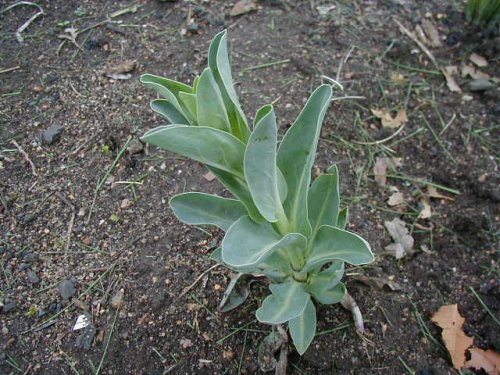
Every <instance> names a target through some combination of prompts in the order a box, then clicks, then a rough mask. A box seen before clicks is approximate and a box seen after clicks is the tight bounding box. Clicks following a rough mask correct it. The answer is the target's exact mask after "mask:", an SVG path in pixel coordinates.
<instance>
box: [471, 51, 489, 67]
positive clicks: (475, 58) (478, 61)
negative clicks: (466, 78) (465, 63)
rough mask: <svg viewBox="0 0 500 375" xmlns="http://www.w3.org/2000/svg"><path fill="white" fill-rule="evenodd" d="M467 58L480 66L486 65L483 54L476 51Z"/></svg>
mask: <svg viewBox="0 0 500 375" xmlns="http://www.w3.org/2000/svg"><path fill="white" fill-rule="evenodd" d="M469 60H470V61H472V62H473V63H474V64H475V65H476V66H478V67H480V68H483V67H485V66H488V60H486V59H485V58H484V57H483V56H481V55H478V54H477V53H473V54H471V55H470V57H469Z"/></svg>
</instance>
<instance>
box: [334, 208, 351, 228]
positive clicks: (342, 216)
mask: <svg viewBox="0 0 500 375" xmlns="http://www.w3.org/2000/svg"><path fill="white" fill-rule="evenodd" d="M348 220H349V207H345V208H343V209H341V210H340V212H339V218H338V219H337V228H339V229H345V227H346V226H347V221H348Z"/></svg>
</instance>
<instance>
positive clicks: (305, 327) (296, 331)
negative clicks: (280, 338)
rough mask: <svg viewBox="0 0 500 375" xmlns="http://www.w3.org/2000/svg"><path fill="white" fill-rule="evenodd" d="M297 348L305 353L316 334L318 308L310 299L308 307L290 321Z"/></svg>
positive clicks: (291, 334) (289, 325) (289, 324)
mask: <svg viewBox="0 0 500 375" xmlns="http://www.w3.org/2000/svg"><path fill="white" fill-rule="evenodd" d="M288 327H289V328H290V336H292V340H293V344H294V345H295V349H297V351H298V352H299V354H300V355H302V354H304V353H305V351H306V350H307V348H308V347H309V345H311V342H312V340H313V338H314V335H315V334H316V308H315V307H314V303H313V301H311V300H310V299H309V301H308V302H307V305H306V308H305V309H304V311H303V312H302V314H301V315H299V316H298V317H296V318H294V319H292V320H290V322H289V323H288Z"/></svg>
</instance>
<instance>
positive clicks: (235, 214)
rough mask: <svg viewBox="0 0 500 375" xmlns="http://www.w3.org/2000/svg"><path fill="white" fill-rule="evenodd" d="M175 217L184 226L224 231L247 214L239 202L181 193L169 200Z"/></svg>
mask: <svg viewBox="0 0 500 375" xmlns="http://www.w3.org/2000/svg"><path fill="white" fill-rule="evenodd" d="M169 204H170V207H171V208H172V210H173V211H174V214H175V216H177V218H178V219H179V220H180V221H182V222H183V223H186V224H191V225H203V224H205V225H215V226H217V227H219V228H221V229H222V230H224V231H227V230H228V229H229V227H230V226H231V225H232V224H233V223H234V222H235V221H236V220H238V219H239V218H240V217H242V216H244V215H246V214H247V212H246V210H245V207H244V206H243V205H242V204H241V203H240V201H238V200H235V199H227V198H222V197H218V196H216V195H210V194H204V193H183V194H179V195H176V196H174V197H173V198H172V199H170V202H169Z"/></svg>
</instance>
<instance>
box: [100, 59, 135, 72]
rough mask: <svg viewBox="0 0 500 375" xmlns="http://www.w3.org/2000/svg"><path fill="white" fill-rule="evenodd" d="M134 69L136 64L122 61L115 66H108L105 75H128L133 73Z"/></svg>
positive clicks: (130, 61)
mask: <svg viewBox="0 0 500 375" xmlns="http://www.w3.org/2000/svg"><path fill="white" fill-rule="evenodd" d="M136 67H137V62H135V61H132V60H129V61H124V62H121V63H120V64H117V65H115V66H110V67H109V68H108V69H107V73H115V74H123V73H130V72H132V71H134V70H135V68H136Z"/></svg>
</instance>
